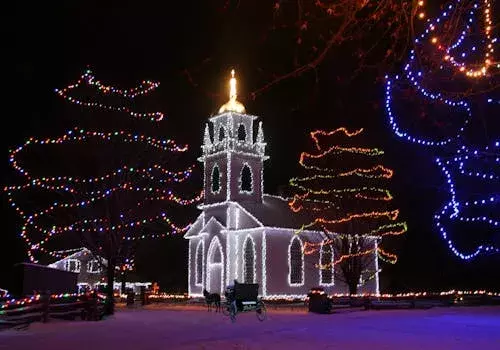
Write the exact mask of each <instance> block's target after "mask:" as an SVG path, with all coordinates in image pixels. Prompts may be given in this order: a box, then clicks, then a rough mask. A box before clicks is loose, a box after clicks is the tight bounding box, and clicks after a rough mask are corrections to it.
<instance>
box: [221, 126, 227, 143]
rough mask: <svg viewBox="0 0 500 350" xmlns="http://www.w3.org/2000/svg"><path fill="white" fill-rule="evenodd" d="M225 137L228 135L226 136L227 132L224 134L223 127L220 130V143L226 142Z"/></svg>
mask: <svg viewBox="0 0 500 350" xmlns="http://www.w3.org/2000/svg"><path fill="white" fill-rule="evenodd" d="M225 137H226V134H225V132H224V127H223V126H221V127H220V128H219V141H222V140H224V138H225Z"/></svg>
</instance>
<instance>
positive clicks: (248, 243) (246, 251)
mask: <svg viewBox="0 0 500 350" xmlns="http://www.w3.org/2000/svg"><path fill="white" fill-rule="evenodd" d="M243 283H255V244H254V242H253V239H252V238H251V237H250V236H248V237H247V239H245V244H244V245H243Z"/></svg>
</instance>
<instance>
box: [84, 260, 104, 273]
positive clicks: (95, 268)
mask: <svg viewBox="0 0 500 350" xmlns="http://www.w3.org/2000/svg"><path fill="white" fill-rule="evenodd" d="M87 272H88V273H100V272H101V266H100V264H99V261H97V260H95V259H93V260H89V261H88V262H87Z"/></svg>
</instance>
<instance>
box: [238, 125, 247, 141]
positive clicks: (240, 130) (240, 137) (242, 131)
mask: <svg viewBox="0 0 500 350" xmlns="http://www.w3.org/2000/svg"><path fill="white" fill-rule="evenodd" d="M246 139H247V133H246V131H245V125H243V124H240V126H239V127H238V140H239V141H245V140H246Z"/></svg>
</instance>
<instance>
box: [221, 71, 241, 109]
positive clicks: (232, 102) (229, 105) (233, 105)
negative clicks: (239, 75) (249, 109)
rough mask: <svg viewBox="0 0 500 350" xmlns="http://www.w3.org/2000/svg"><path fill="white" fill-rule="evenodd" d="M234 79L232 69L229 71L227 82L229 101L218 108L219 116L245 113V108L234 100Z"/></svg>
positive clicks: (235, 95)
mask: <svg viewBox="0 0 500 350" xmlns="http://www.w3.org/2000/svg"><path fill="white" fill-rule="evenodd" d="M236 97H237V94H236V78H235V77H234V69H233V70H232V71H231V79H230V80H229V101H227V102H226V103H224V104H223V105H222V106H221V107H220V108H219V114H221V113H224V112H237V113H245V106H243V105H242V104H241V103H240V102H239V101H237V100H236Z"/></svg>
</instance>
